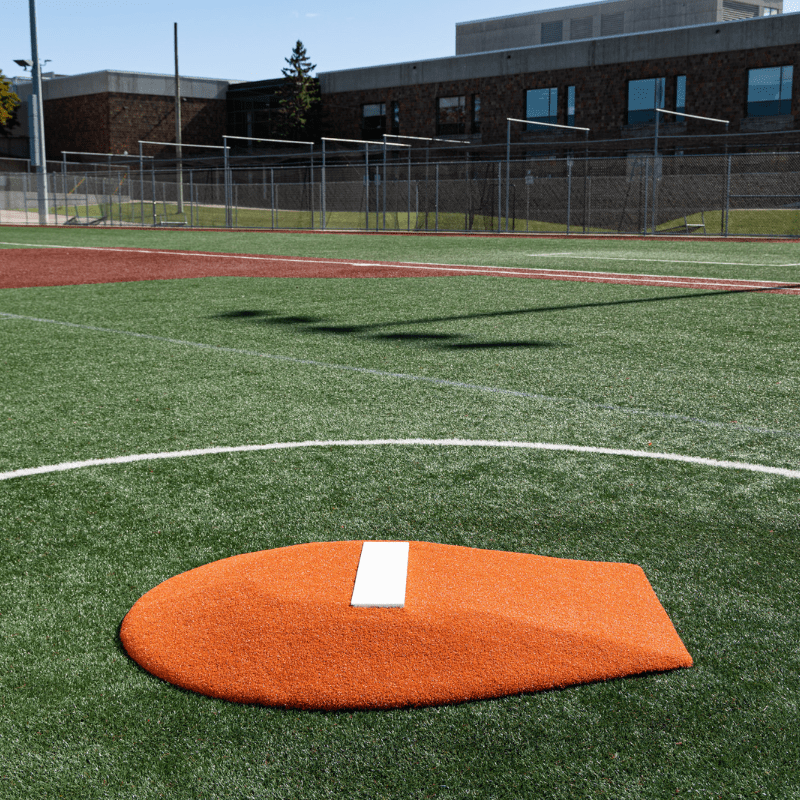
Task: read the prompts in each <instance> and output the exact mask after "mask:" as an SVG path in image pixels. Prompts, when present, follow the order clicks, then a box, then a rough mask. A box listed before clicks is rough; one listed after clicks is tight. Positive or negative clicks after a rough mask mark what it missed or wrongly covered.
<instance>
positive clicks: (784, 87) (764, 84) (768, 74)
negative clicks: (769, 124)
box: [747, 67, 794, 117]
mask: <svg viewBox="0 0 800 800" xmlns="http://www.w3.org/2000/svg"><path fill="white" fill-rule="evenodd" d="M793 71H794V70H793V68H792V67H766V68H765V69H751V70H749V71H748V74H747V116H748V117H771V116H777V115H779V114H791V113H792V73H793Z"/></svg>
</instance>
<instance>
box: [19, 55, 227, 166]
mask: <svg viewBox="0 0 800 800" xmlns="http://www.w3.org/2000/svg"><path fill="white" fill-rule="evenodd" d="M232 83H236V82H235V81H228V80H216V79H210V78H188V77H184V76H181V103H182V104H181V128H182V131H183V141H184V142H185V143H186V144H190V143H191V144H209V145H220V144H221V143H222V136H223V134H224V133H225V126H226V118H227V101H226V95H227V91H228V87H229V86H230V85H231V84H232ZM15 91H16V92H17V94H18V95H19V96H20V99H21V100H22V101H23V106H22V108H20V111H19V114H18V117H19V121H20V123H21V125H20V127H19V128H17V129H15V130H14V134H15V137H24V138H27V136H28V130H27V104H28V100H29V98H30V96H31V93H32V86H31V83H30V81H28V82H19V81H18V82H17V83H16V84H15ZM42 91H43V95H44V118H45V144H46V147H47V157H48V159H50V160H54V161H55V160H60V159H61V153H62V151H65V150H66V151H80V152H91V153H119V154H122V153H125V152H127V153H130V154H136V153H138V152H139V145H138V142H139V140H140V139H143V140H151V141H159V142H174V141H175V78H174V76H170V75H148V74H145V73H139V72H136V73H134V72H120V71H115V70H104V71H102V72H90V73H86V74H83V75H70V76H58V77H54V78H51V79H49V80H45V81H43V84H42ZM162 149H163V151H164V153H165V154H166V153H169V154H170V155H171V154H172V152H173V151H172V149H171V148H162ZM147 152H148V154H150V155H158V154H159V148H155V147H150V148H149V149H148V150H147Z"/></svg>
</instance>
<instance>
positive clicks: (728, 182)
mask: <svg viewBox="0 0 800 800" xmlns="http://www.w3.org/2000/svg"><path fill="white" fill-rule="evenodd" d="M732 159H733V156H732V155H730V154H729V155H728V158H727V161H728V175H727V179H726V181H725V235H726V236H727V235H728V218H729V215H730V210H731V160H732Z"/></svg>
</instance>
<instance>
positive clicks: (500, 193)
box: [497, 161, 503, 232]
mask: <svg viewBox="0 0 800 800" xmlns="http://www.w3.org/2000/svg"><path fill="white" fill-rule="evenodd" d="M502 225H503V162H502V161H498V162H497V230H498V232H499V231H501V230H503V228H502Z"/></svg>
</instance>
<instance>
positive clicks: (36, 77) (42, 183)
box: [28, 0, 48, 225]
mask: <svg viewBox="0 0 800 800" xmlns="http://www.w3.org/2000/svg"><path fill="white" fill-rule="evenodd" d="M28 8H29V9H30V15H31V57H32V58H33V67H32V69H33V94H32V95H31V99H30V121H31V161H32V162H33V164H34V166H35V167H36V192H37V196H38V200H39V224H40V225H47V205H48V203H47V157H46V155H45V149H44V103H43V101H42V66H41V64H40V62H39V43H38V40H37V36H36V0H28Z"/></svg>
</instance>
